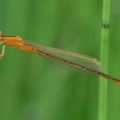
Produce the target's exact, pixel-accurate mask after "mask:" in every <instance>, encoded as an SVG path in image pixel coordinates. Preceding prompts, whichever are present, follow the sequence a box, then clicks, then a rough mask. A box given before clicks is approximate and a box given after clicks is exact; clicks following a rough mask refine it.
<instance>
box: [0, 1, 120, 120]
mask: <svg viewBox="0 0 120 120" xmlns="http://www.w3.org/2000/svg"><path fill="white" fill-rule="evenodd" d="M119 6H120V1H117V0H116V1H112V4H111V15H110V23H111V24H110V42H109V65H108V73H109V74H110V75H112V76H115V77H117V78H120V52H119V51H120V33H119V32H120V7H119ZM101 23H102V1H100V0H97V1H96V0H90V1H88V0H74V1H72V0H0V30H1V31H2V32H3V34H6V35H20V36H21V37H22V38H23V39H25V40H29V41H31V42H35V43H40V44H43V45H46V46H51V47H55V48H59V49H65V50H68V51H73V52H77V53H82V54H85V55H88V56H92V57H95V58H97V59H99V56H100V35H101ZM103 67H104V66H103ZM98 88H99V84H98V76H96V75H91V74H90V75H89V74H82V73H81V74H78V73H74V72H71V71H67V70H65V69H62V68H60V67H58V66H55V65H54V64H51V63H49V62H48V61H46V60H45V59H44V58H43V57H41V56H39V55H36V54H33V53H29V52H26V51H22V50H20V49H17V48H13V47H9V46H7V47H6V53H5V56H4V58H3V59H2V60H0V120H96V119H97V111H98ZM119 111H120V86H118V85H116V84H114V83H112V82H110V81H108V120H119V119H120V115H119Z"/></svg>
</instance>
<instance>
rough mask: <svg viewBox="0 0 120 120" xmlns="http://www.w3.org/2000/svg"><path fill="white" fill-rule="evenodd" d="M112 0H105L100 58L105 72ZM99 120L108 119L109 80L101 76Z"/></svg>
mask: <svg viewBox="0 0 120 120" xmlns="http://www.w3.org/2000/svg"><path fill="white" fill-rule="evenodd" d="M109 15H110V0H103V15H102V29H101V47H100V60H101V64H102V66H103V72H105V73H107V66H108V46H109ZM98 100H99V101H98V120H107V80H105V79H104V78H101V77H100V80H99V98H98Z"/></svg>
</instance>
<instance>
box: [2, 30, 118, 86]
mask: <svg viewBox="0 0 120 120" xmlns="http://www.w3.org/2000/svg"><path fill="white" fill-rule="evenodd" d="M0 44H2V52H1V55H0V59H1V58H2V57H3V56H4V52H5V45H9V46H13V47H17V48H20V49H22V50H25V51H29V52H33V53H36V54H39V55H42V56H44V57H46V58H49V59H51V60H53V61H54V62H56V63H59V64H60V65H65V66H66V67H71V68H73V69H75V70H76V71H80V70H84V71H87V72H90V73H93V74H96V75H99V76H101V77H104V78H106V79H108V80H111V81H113V82H115V83H117V84H119V85H120V80H119V79H117V78H114V77H112V76H109V75H107V74H105V73H103V72H101V69H100V67H101V66H100V62H99V61H98V60H97V59H95V58H91V57H88V56H85V55H81V54H77V53H73V52H69V51H66V50H60V49H56V48H52V47H47V46H42V45H38V44H34V43H32V42H28V41H25V40H23V39H22V38H21V37H20V36H9V35H2V32H0Z"/></svg>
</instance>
